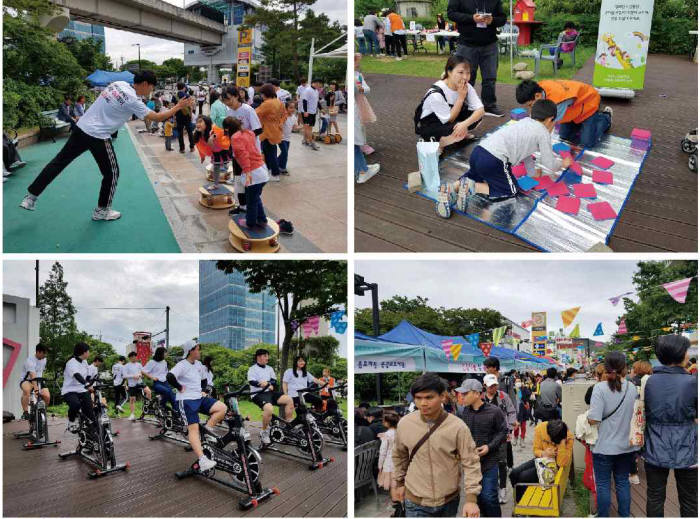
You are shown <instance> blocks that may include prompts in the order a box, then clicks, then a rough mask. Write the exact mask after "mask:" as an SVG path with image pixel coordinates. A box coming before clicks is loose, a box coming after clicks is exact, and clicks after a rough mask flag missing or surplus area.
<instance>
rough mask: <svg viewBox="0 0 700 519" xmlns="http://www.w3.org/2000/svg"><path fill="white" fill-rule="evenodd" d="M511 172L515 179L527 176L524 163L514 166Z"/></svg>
mask: <svg viewBox="0 0 700 519" xmlns="http://www.w3.org/2000/svg"><path fill="white" fill-rule="evenodd" d="M511 171H512V172H513V175H515V178H520V177H522V176H523V175H527V168H526V167H525V163H524V162H521V163H520V164H516V165H515V166H513V167H512V168H511Z"/></svg>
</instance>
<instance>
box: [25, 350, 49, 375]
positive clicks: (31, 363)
mask: <svg viewBox="0 0 700 519" xmlns="http://www.w3.org/2000/svg"><path fill="white" fill-rule="evenodd" d="M45 369H46V357H44V358H43V359H41V360H39V359H37V358H36V356H35V355H32V356H31V357H27V360H25V361H24V368H23V370H24V377H23V378H24V379H28V378H29V374H30V373H34V375H35V376H36V378H41V376H42V375H43V374H44V370H45Z"/></svg>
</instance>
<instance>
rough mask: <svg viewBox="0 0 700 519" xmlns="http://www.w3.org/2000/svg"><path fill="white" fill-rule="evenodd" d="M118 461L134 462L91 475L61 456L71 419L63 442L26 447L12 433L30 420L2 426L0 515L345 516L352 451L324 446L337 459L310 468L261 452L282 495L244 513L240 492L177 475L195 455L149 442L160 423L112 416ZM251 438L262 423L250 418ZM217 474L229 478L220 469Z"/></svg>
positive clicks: (59, 432) (54, 426)
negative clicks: (0, 499) (0, 495)
mask: <svg viewBox="0 0 700 519" xmlns="http://www.w3.org/2000/svg"><path fill="white" fill-rule="evenodd" d="M112 423H113V428H114V430H115V431H119V436H117V438H116V440H115V447H116V452H117V460H118V462H126V461H128V462H130V465H131V467H130V469H129V470H128V471H127V472H116V473H114V474H110V475H107V476H105V477H102V478H99V479H96V480H88V479H87V473H88V471H90V470H91V468H90V467H89V466H88V465H87V464H86V463H85V462H83V461H82V460H80V459H78V458H76V457H71V458H68V459H66V460H60V459H59V458H58V453H59V452H65V451H68V450H71V449H73V448H74V445H75V443H76V439H75V436H74V435H72V434H70V433H67V432H66V433H64V431H65V424H66V419H65V418H62V419H53V420H51V425H50V435H51V436H50V437H51V438H53V439H60V440H62V443H61V445H59V446H58V447H45V448H43V449H38V450H31V451H24V450H22V449H21V444H22V443H23V440H16V439H14V438H13V436H12V433H14V432H16V431H24V430H26V427H27V426H26V422H25V421H21V422H13V423H9V424H4V425H3V515H4V516H5V517H8V516H9V517H19V516H24V517H176V516H181V517H241V516H258V517H259V516H268V517H282V516H291V517H305V516H310V517H323V516H330V517H341V516H344V515H345V514H346V513H347V485H346V481H347V465H346V463H347V461H346V460H347V453H346V452H344V451H342V450H340V449H338V448H336V447H335V446H330V445H329V446H327V447H325V448H324V455H326V456H333V457H335V459H336V461H335V462H334V463H330V464H328V465H327V466H326V467H324V468H322V469H320V470H316V471H310V470H309V469H308V468H307V465H305V464H304V463H303V462H301V461H296V460H292V459H288V458H283V457H281V456H278V455H275V454H273V453H263V454H262V458H263V470H262V473H261V478H262V483H263V485H265V486H268V487H277V488H278V489H279V490H280V494H279V495H277V496H272V497H271V498H270V499H269V500H267V501H263V502H262V503H260V505H259V506H258V508H256V509H253V510H249V511H247V512H241V511H239V510H238V500H239V498H241V497H242V496H243V494H241V493H239V492H237V491H235V490H232V489H230V488H227V487H224V486H223V485H218V484H216V483H215V482H213V481H209V480H205V479H202V478H188V479H184V480H178V479H177V478H176V477H175V475H174V473H175V472H176V471H180V470H184V469H186V468H187V467H188V466H189V465H190V464H191V463H192V462H193V461H194V455H193V454H192V453H191V452H185V450H184V449H183V445H182V444H180V443H175V442H171V441H167V440H162V441H150V440H149V439H148V438H147V436H148V435H152V434H155V433H156V432H157V428H156V427H155V426H153V425H151V424H148V423H144V422H129V421H128V420H126V419H113V420H112ZM247 427H249V430H250V432H251V436H252V441H253V443H256V442H257V439H256V438H258V433H257V430H256V429H257V427H258V425H257V424H251V423H250V422H248V423H247ZM218 477H221V478H227V477H229V476H228V474H226V473H220V474H219V475H218Z"/></svg>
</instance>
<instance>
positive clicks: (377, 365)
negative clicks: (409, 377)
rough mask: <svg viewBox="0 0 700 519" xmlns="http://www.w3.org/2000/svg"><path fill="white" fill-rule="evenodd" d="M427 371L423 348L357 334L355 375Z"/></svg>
mask: <svg viewBox="0 0 700 519" xmlns="http://www.w3.org/2000/svg"><path fill="white" fill-rule="evenodd" d="M396 371H425V356H424V353H423V347H421V346H415V345H411V344H400V343H397V342H391V341H384V340H381V339H379V338H377V337H369V336H367V335H364V334H362V333H359V332H355V373H387V372H396Z"/></svg>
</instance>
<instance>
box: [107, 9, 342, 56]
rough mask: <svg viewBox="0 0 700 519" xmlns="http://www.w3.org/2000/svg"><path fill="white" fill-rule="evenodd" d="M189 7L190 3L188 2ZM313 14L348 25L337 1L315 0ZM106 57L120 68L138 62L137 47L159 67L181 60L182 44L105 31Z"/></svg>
mask: <svg viewBox="0 0 700 519" xmlns="http://www.w3.org/2000/svg"><path fill="white" fill-rule="evenodd" d="M165 1H166V2H168V3H169V4H173V5H177V6H178V7H182V6H183V0H179V1H178V0H165ZM187 3H188V4H189V3H190V1H189V0H187ZM311 9H313V11H314V12H316V13H326V15H327V16H328V18H330V20H331V22H332V21H334V20H337V21H339V22H340V24H341V25H347V3H346V2H343V1H341V2H338V1H337V0H317V1H316V3H314V4H313V5H312V6H311ZM105 39H106V53H107V55H109V56H110V57H111V58H112V63H113V64H114V66H115V67H117V68H119V66H121V64H122V57H123V58H124V62H127V61H129V60H135V59H137V58H138V47H134V46H133V45H134V44H135V43H140V44H141V59H148V60H150V61H153V62H155V63H157V64H159V65H160V64H161V63H162V62H163V61H164V60H166V59H169V58H180V59H184V44H182V43H178V42H174V41H169V40H162V39H160V38H153V37H152V36H145V35H143V34H136V33H132V32H127V31H120V30H117V29H110V28H109V27H106V28H105Z"/></svg>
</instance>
